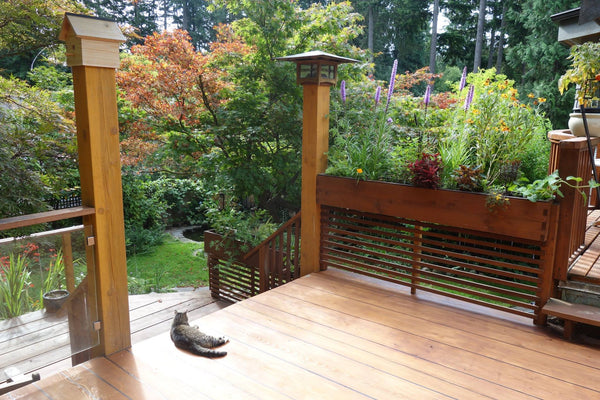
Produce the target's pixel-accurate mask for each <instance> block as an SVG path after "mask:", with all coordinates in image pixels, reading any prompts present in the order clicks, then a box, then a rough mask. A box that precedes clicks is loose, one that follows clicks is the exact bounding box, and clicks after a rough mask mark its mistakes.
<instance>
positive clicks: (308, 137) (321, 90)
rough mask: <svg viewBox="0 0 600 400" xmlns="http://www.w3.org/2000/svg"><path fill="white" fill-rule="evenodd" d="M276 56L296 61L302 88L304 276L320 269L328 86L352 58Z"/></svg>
mask: <svg viewBox="0 0 600 400" xmlns="http://www.w3.org/2000/svg"><path fill="white" fill-rule="evenodd" d="M277 59H278V60H280V61H292V62H295V63H296V82H297V83H299V84H301V85H302V86H303V89H304V103H303V107H302V111H303V122H302V194H301V209H302V224H301V226H300V236H301V241H302V242H301V245H300V263H301V268H300V275H302V276H304V275H307V274H310V273H311V272H318V271H320V270H321V265H320V263H321V257H320V254H321V251H320V250H321V207H320V206H319V205H318V204H317V175H318V174H320V173H323V172H325V169H326V168H327V155H326V153H327V150H328V147H329V89H330V86H331V85H335V83H336V82H337V66H338V64H342V63H353V62H356V60H353V59H351V58H345V57H339V56H336V55H333V54H329V53H324V52H322V51H309V52H307V53H301V54H295V55H291V56H286V57H279V58H277Z"/></svg>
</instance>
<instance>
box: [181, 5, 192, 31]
mask: <svg viewBox="0 0 600 400" xmlns="http://www.w3.org/2000/svg"><path fill="white" fill-rule="evenodd" d="M181 24H182V28H183V29H184V30H186V31H188V32H189V31H190V4H189V3H188V2H187V1H186V2H185V3H184V5H183V18H182V21H181Z"/></svg>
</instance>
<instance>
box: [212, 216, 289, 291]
mask: <svg viewBox="0 0 600 400" xmlns="http://www.w3.org/2000/svg"><path fill="white" fill-rule="evenodd" d="M300 218H301V217H300V213H298V214H296V215H295V216H294V217H292V218H291V219H290V220H289V221H287V222H286V223H285V224H283V225H282V226H281V227H280V228H279V229H278V230H277V231H276V232H275V233H273V234H272V235H271V236H269V237H268V238H267V239H265V240H264V241H263V242H262V243H261V244H259V245H258V246H256V247H255V248H253V249H251V250H250V251H249V252H247V253H241V252H240V250H239V249H240V248H241V247H242V246H243V244H242V243H237V242H233V241H231V240H229V239H227V238H224V237H223V236H221V235H218V234H216V233H214V232H210V231H207V232H205V233H204V251H205V252H206V254H207V264H208V270H209V283H210V290H211V294H212V296H213V297H215V298H219V299H225V300H230V301H240V300H244V299H246V298H248V297H251V296H254V295H256V294H259V293H262V292H264V291H266V290H269V289H272V288H274V287H277V286H279V285H282V284H284V283H286V282H289V281H291V280H293V279H296V278H298V277H299V276H300V221H301V219H300Z"/></svg>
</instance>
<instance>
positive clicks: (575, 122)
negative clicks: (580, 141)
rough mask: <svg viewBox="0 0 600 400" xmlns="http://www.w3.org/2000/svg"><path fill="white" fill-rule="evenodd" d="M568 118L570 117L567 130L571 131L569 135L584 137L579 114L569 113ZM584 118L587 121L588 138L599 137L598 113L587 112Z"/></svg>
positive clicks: (599, 123)
mask: <svg viewBox="0 0 600 400" xmlns="http://www.w3.org/2000/svg"><path fill="white" fill-rule="evenodd" d="M569 117H571V118H569V129H570V130H571V133H572V134H573V135H575V136H580V137H585V128H584V126H583V118H582V117H581V113H571V114H569ZM585 117H586V119H587V124H588V129H589V131H590V136H600V113H590V112H587V113H586V114H585Z"/></svg>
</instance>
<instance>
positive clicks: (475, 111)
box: [471, 108, 481, 115]
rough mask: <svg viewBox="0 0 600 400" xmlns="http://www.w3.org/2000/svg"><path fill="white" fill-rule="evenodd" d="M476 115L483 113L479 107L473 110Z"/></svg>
mask: <svg viewBox="0 0 600 400" xmlns="http://www.w3.org/2000/svg"><path fill="white" fill-rule="evenodd" d="M471 112H472V113H473V114H474V115H479V114H480V113H481V111H479V110H478V109H476V108H474V109H473V111H471Z"/></svg>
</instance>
